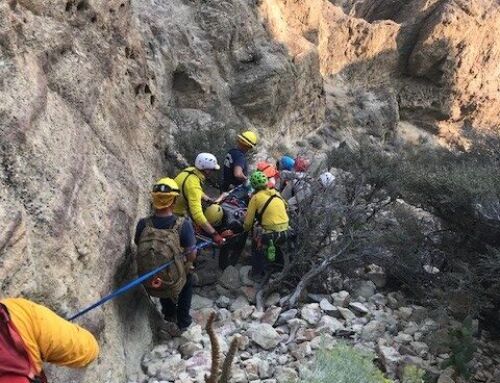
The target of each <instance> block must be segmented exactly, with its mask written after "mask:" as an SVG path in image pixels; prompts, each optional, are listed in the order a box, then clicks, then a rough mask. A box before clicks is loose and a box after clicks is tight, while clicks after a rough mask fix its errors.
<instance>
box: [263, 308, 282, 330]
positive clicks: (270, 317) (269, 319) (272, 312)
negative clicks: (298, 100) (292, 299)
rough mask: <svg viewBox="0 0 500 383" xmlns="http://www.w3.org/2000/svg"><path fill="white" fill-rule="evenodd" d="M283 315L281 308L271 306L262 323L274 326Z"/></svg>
mask: <svg viewBox="0 0 500 383" xmlns="http://www.w3.org/2000/svg"><path fill="white" fill-rule="evenodd" d="M280 313H281V307H276V306H271V307H269V308H268V309H267V310H266V311H265V312H264V315H263V316H262V318H261V319H260V321H261V322H262V323H267V324H270V325H271V326H274V324H275V323H276V321H277V320H278V318H279V316H280Z"/></svg>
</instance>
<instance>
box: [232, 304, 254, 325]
mask: <svg viewBox="0 0 500 383" xmlns="http://www.w3.org/2000/svg"><path fill="white" fill-rule="evenodd" d="M254 311H255V306H250V305H247V306H243V307H242V308H239V309H237V310H235V311H234V312H233V318H234V320H238V321H245V320H247V319H248V318H250V316H251V315H252V313H253V312H254Z"/></svg>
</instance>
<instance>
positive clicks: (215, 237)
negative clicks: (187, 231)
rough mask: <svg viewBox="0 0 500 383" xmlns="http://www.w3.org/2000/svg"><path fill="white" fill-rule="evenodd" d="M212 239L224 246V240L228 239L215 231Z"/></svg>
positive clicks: (218, 244)
mask: <svg viewBox="0 0 500 383" xmlns="http://www.w3.org/2000/svg"><path fill="white" fill-rule="evenodd" d="M212 240H213V241H214V243H215V244H216V245H217V246H222V245H223V244H224V242H225V241H226V240H225V239H224V238H223V237H222V235H220V234H219V233H217V232H216V233H214V234H213V235H212Z"/></svg>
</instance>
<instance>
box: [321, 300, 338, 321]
mask: <svg viewBox="0 0 500 383" xmlns="http://www.w3.org/2000/svg"><path fill="white" fill-rule="evenodd" d="M319 307H320V308H321V310H323V312H325V313H326V314H328V315H330V316H332V317H335V318H339V317H340V311H339V309H338V308H337V306H334V305H332V304H331V303H330V302H329V301H328V300H327V299H322V300H321V301H320V302H319Z"/></svg>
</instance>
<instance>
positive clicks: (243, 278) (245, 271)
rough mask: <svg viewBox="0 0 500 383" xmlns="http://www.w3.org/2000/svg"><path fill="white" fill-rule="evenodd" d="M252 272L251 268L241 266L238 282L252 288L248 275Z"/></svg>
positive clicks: (252, 282) (252, 283)
mask: <svg viewBox="0 0 500 383" xmlns="http://www.w3.org/2000/svg"><path fill="white" fill-rule="evenodd" d="M251 271H252V266H241V268H240V282H241V284H242V285H243V286H253V285H254V281H252V280H251V279H250V278H249V276H248V275H249V274H250V272H251Z"/></svg>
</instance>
